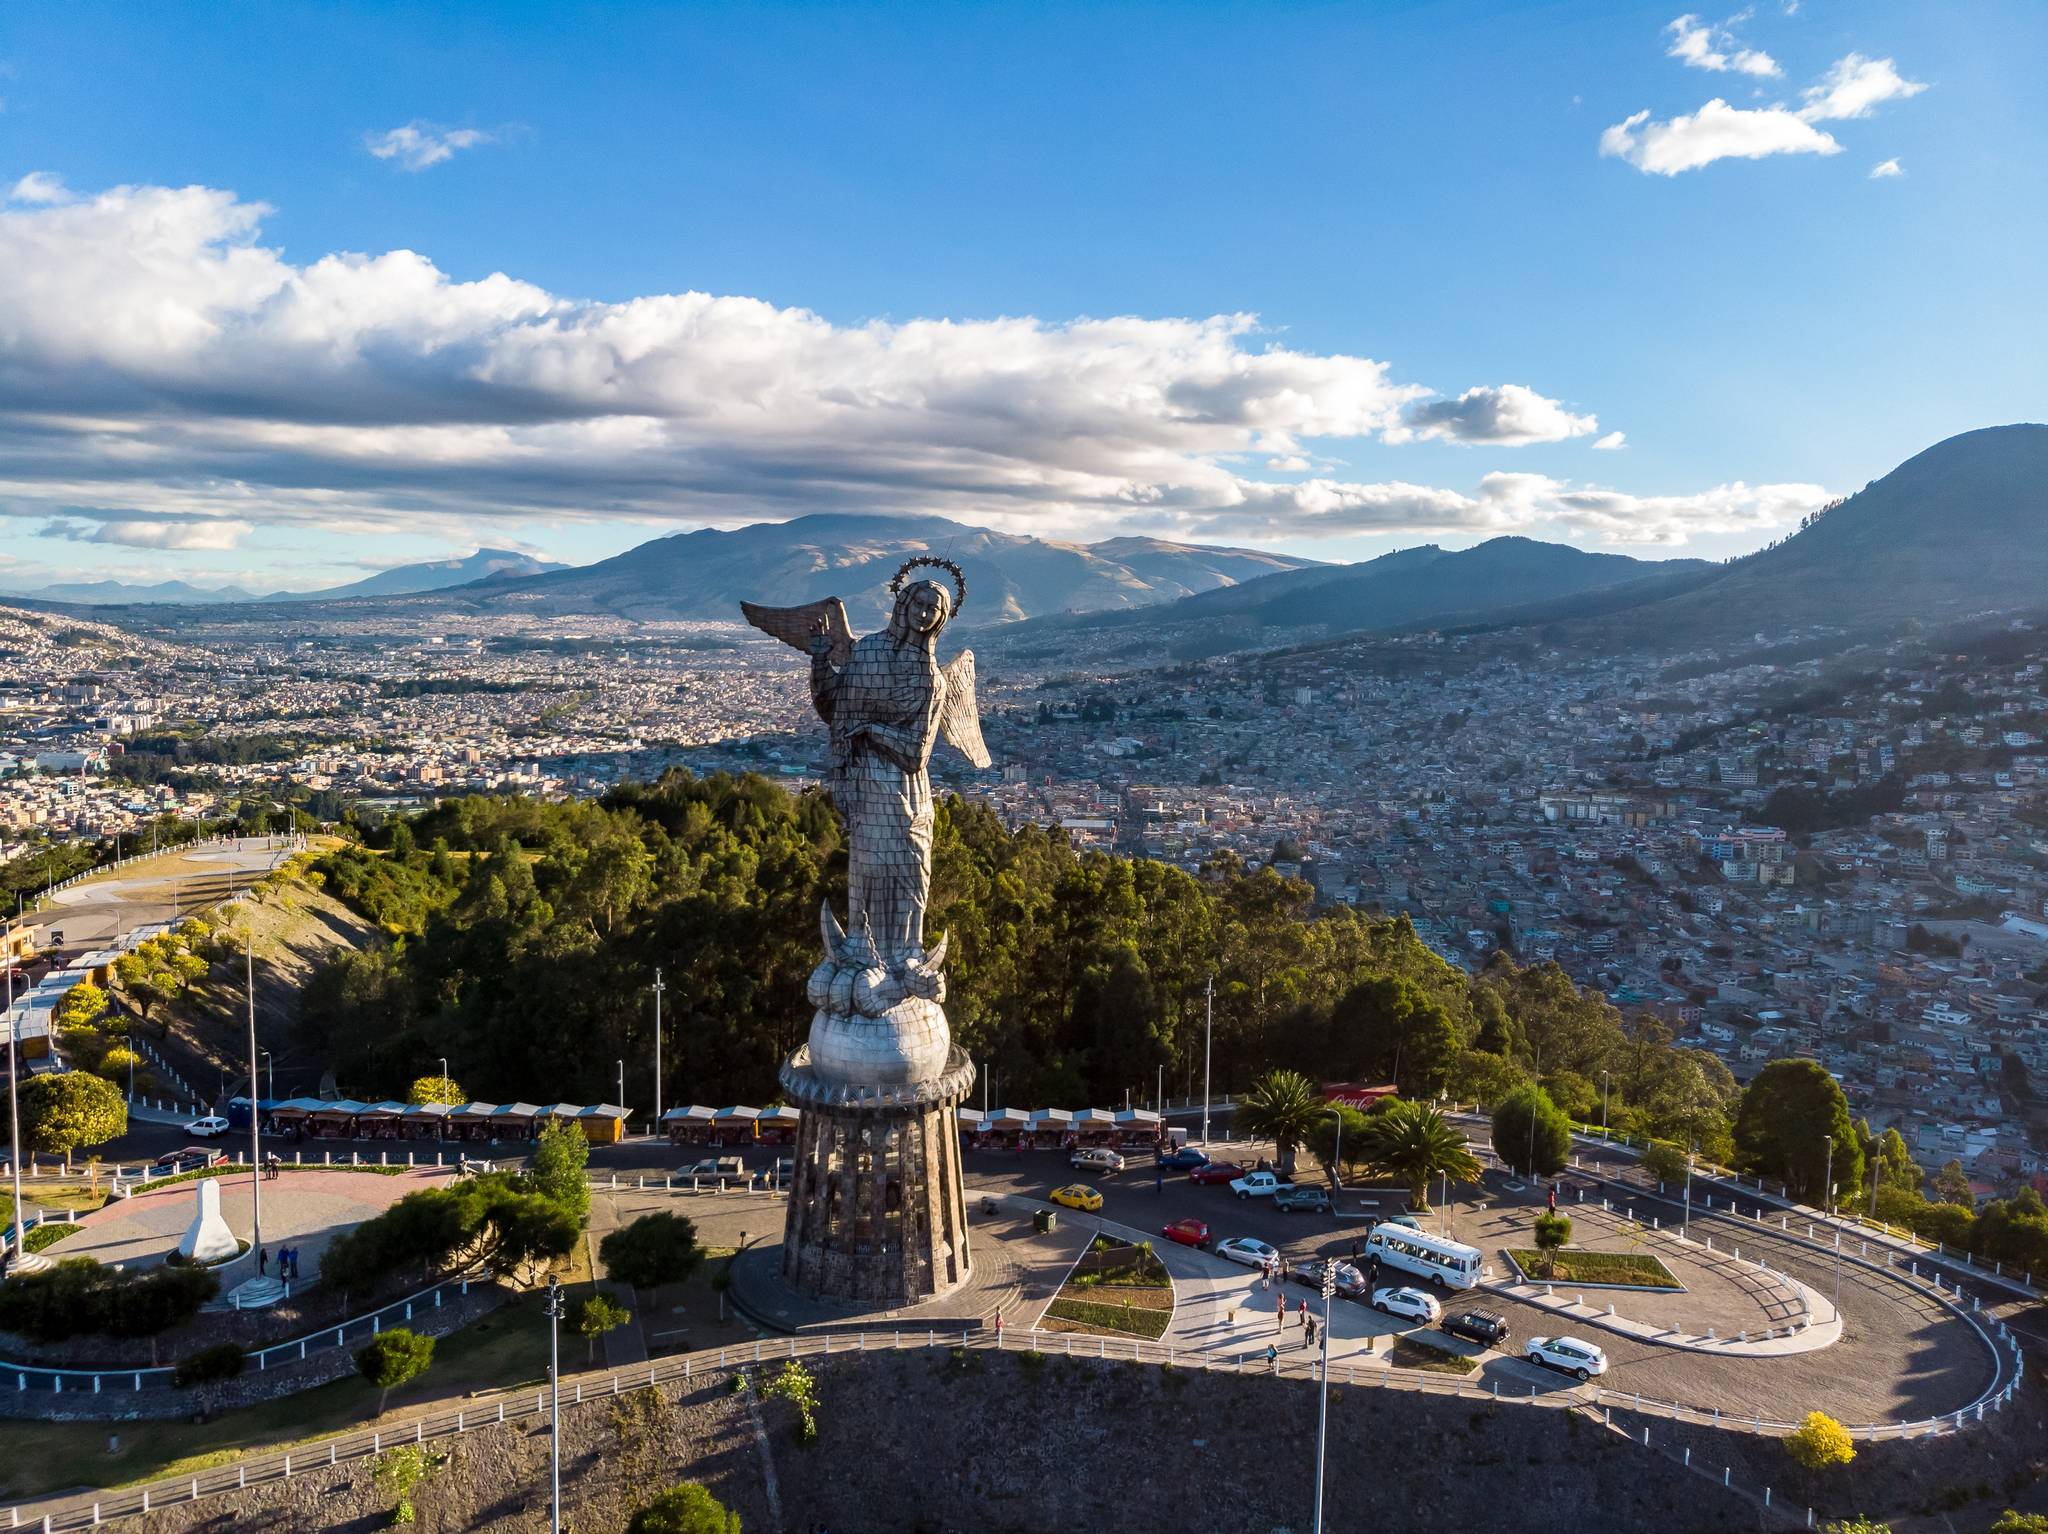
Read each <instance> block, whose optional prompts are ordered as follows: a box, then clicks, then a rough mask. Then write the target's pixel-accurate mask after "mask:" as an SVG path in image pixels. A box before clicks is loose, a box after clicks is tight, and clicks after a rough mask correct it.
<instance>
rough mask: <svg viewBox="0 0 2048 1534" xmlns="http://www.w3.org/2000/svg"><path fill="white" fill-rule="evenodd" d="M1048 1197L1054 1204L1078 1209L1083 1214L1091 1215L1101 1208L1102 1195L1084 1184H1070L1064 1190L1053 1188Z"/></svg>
mask: <svg viewBox="0 0 2048 1534" xmlns="http://www.w3.org/2000/svg"><path fill="white" fill-rule="evenodd" d="M1050 1196H1051V1198H1052V1201H1053V1202H1054V1203H1055V1204H1063V1205H1065V1206H1066V1207H1067V1208H1069V1209H1078V1210H1080V1211H1081V1212H1082V1213H1083V1214H1093V1213H1095V1211H1096V1210H1098V1209H1100V1208H1101V1207H1102V1195H1101V1194H1100V1193H1097V1192H1096V1191H1095V1190H1094V1189H1093V1188H1091V1187H1089V1186H1088V1184H1086V1183H1085V1182H1070V1183H1068V1184H1067V1185H1066V1186H1065V1187H1064V1188H1054V1189H1053V1190H1052V1193H1051V1195H1050Z"/></svg>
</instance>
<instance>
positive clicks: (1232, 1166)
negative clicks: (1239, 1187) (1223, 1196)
mask: <svg viewBox="0 0 2048 1534" xmlns="http://www.w3.org/2000/svg"><path fill="white" fill-rule="evenodd" d="M1242 1176H1244V1168H1243V1167H1241V1166H1239V1165H1238V1164H1237V1163H1236V1162H1235V1161H1205V1162H1203V1163H1202V1164H1201V1165H1200V1166H1198V1167H1196V1168H1195V1169H1194V1170H1193V1171H1192V1172H1190V1173H1188V1181H1189V1182H1200V1183H1211V1182H1230V1181H1231V1180H1232V1179H1234V1178H1238V1177H1242Z"/></svg>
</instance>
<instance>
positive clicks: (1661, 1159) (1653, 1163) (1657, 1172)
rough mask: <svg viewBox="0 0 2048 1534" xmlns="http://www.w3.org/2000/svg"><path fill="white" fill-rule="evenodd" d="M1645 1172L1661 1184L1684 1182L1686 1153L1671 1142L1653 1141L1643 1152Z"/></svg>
mask: <svg viewBox="0 0 2048 1534" xmlns="http://www.w3.org/2000/svg"><path fill="white" fill-rule="evenodd" d="M1643 1170H1644V1171H1646V1172H1648V1173H1649V1174H1650V1175H1651V1176H1652V1177H1654V1178H1656V1179H1657V1181H1659V1182H1671V1183H1677V1182H1684V1181H1685V1152H1684V1151H1682V1150H1680V1149H1679V1148H1678V1147H1677V1146H1675V1145H1673V1144H1672V1143H1671V1142H1670V1141H1669V1140H1652V1141H1651V1142H1650V1146H1649V1149H1647V1150H1645V1151H1644V1152H1643Z"/></svg>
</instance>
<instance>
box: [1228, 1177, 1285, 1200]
mask: <svg viewBox="0 0 2048 1534" xmlns="http://www.w3.org/2000/svg"><path fill="white" fill-rule="evenodd" d="M1280 1188H1281V1182H1280V1178H1279V1176H1278V1175H1277V1174H1276V1173H1273V1172H1247V1173H1245V1174H1244V1176H1242V1177H1238V1178H1234V1179H1232V1181H1231V1184H1230V1191H1231V1192H1232V1193H1235V1194H1236V1195H1237V1196H1238V1197H1239V1198H1271V1197H1272V1196H1273V1195H1274V1194H1275V1193H1278V1192H1279V1191H1280Z"/></svg>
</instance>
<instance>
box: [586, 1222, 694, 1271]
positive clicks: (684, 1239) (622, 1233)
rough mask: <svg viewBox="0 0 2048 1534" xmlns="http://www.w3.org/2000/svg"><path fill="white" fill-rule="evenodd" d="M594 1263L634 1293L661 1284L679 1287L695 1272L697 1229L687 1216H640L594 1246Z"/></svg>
mask: <svg viewBox="0 0 2048 1534" xmlns="http://www.w3.org/2000/svg"><path fill="white" fill-rule="evenodd" d="M597 1255H598V1259H599V1260H600V1261H601V1262H603V1263H604V1270H605V1272H607V1273H608V1274H610V1275H611V1276H612V1277H613V1278H615V1279H617V1280H618V1281H619V1282H620V1283H622V1284H630V1285H632V1287H634V1288H635V1289H652V1288H655V1287H656V1286H658V1285H661V1284H674V1283H680V1282H682V1280H684V1279H686V1278H688V1277H689V1276H690V1275H691V1274H692V1273H694V1272H696V1271H697V1265H698V1264H699V1263H701V1262H702V1261H703V1260H704V1249H703V1247H701V1246H699V1245H698V1244H697V1227H696V1226H695V1225H694V1224H692V1223H691V1221H690V1219H689V1217H688V1216H687V1215H680V1214H670V1213H668V1212H666V1211H664V1212H662V1213H659V1214H646V1215H642V1216H641V1217H640V1218H639V1219H637V1220H635V1221H633V1223H632V1224H630V1225H622V1226H620V1227H619V1228H618V1229H617V1230H615V1231H612V1232H611V1233H610V1234H609V1235H607V1236H606V1237H605V1238H604V1240H603V1241H601V1242H599V1243H598V1248H597Z"/></svg>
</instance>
